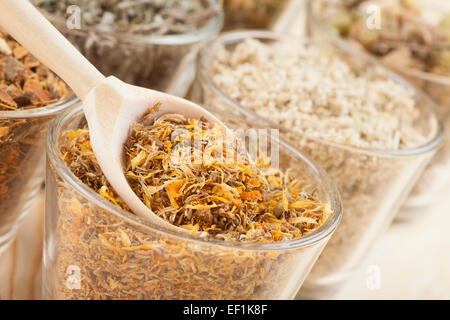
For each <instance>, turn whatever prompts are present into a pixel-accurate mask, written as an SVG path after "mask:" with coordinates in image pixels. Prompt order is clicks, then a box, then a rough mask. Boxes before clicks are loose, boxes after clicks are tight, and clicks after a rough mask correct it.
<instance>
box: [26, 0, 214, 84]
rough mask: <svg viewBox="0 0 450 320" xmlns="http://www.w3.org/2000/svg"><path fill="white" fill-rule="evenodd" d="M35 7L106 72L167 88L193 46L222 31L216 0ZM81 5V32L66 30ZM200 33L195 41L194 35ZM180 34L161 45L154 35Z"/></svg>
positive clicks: (81, 1)
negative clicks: (70, 10)
mask: <svg viewBox="0 0 450 320" xmlns="http://www.w3.org/2000/svg"><path fill="white" fill-rule="evenodd" d="M33 3H34V4H35V5H36V6H38V7H39V8H41V10H42V11H43V13H45V14H46V15H47V17H48V19H49V20H50V21H51V22H52V23H53V24H54V25H55V26H56V27H57V28H58V29H59V31H61V32H62V33H63V34H64V35H65V37H66V38H68V39H69V40H70V41H71V42H72V44H74V45H75V46H76V47H77V48H78V50H79V51H80V52H81V53H83V55H84V56H85V57H86V58H87V59H88V60H89V61H90V62H91V63H92V64H94V65H95V66H96V67H97V68H98V69H99V70H100V71H101V72H102V73H103V74H106V75H115V76H117V77H118V78H120V79H122V80H123V81H126V82H127V83H132V84H136V85H139V86H144V87H151V88H155V89H159V90H166V89H167V87H168V86H169V85H170V81H171V78H172V76H173V75H174V74H175V73H176V71H177V68H178V66H179V65H180V63H181V62H182V60H183V58H184V57H185V55H186V54H187V53H188V52H189V51H190V50H191V49H192V47H193V45H195V44H197V43H199V42H200V41H202V40H205V39H207V38H208V37H210V36H212V35H213V34H214V33H217V32H218V31H219V28H220V26H221V23H220V21H221V17H220V15H221V13H220V10H219V6H218V3H217V2H216V1H215V0H183V1H178V0H170V1H161V0H145V1H141V0H128V1H118V0H95V1H94V0H76V1H72V0H64V1H60V0H58V1H56V0H54V1H43V0H34V1H33ZM71 5H77V6H79V8H80V13H81V25H80V29H68V28H67V26H66V19H67V17H68V14H67V13H66V9H67V7H69V6H71ZM193 32H198V33H199V34H198V35H196V36H195V37H194V38H196V39H197V40H195V39H194V38H193V37H192V36H191V35H190V34H191V33H193ZM173 35H178V36H179V37H178V39H176V41H175V40H174V39H173V40H169V39H167V42H168V43H169V44H162V43H161V40H155V39H154V36H158V37H160V36H161V37H166V36H173Z"/></svg>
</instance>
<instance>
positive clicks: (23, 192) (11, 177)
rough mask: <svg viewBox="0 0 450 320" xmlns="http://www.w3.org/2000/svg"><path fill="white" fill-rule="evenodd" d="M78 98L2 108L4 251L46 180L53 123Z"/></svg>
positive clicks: (0, 219)
mask: <svg viewBox="0 0 450 320" xmlns="http://www.w3.org/2000/svg"><path fill="white" fill-rule="evenodd" d="M76 101H77V99H76V98H75V97H74V96H71V97H69V98H67V99H64V100H62V101H60V102H58V103H54V104H52V105H48V106H45V107H39V108H35V109H28V110H17V111H16V110H9V111H0V131H1V136H0V251H3V250H5V249H6V248H7V247H8V244H10V243H11V241H12V240H13V239H14V235H15V233H16V231H17V227H18V225H19V222H20V220H21V218H22V217H23V216H24V215H25V214H26V213H27V210H28V208H29V206H30V204H31V202H32V200H33V198H34V196H35V194H36V193H37V192H38V191H39V188H40V184H41V183H42V182H43V180H44V168H45V164H44V158H45V152H44V146H45V136H46V132H47V129H48V126H49V125H50V122H51V121H52V119H53V118H54V117H55V116H56V115H57V114H58V113H60V112H61V111H62V110H64V109H66V108H68V107H69V106H71V105H73V104H74V103H75V102H76Z"/></svg>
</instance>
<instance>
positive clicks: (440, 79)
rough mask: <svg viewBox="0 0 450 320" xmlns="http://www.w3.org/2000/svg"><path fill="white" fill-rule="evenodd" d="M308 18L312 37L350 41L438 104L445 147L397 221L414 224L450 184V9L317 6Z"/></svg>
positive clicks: (428, 4)
mask: <svg viewBox="0 0 450 320" xmlns="http://www.w3.org/2000/svg"><path fill="white" fill-rule="evenodd" d="M308 12H309V13H308V18H309V19H308V26H307V29H308V30H309V32H310V34H314V35H315V36H320V35H326V34H334V35H339V36H341V37H344V38H346V39H348V40H349V41H352V42H353V43H354V44H355V45H356V46H358V49H363V50H365V51H366V52H367V53H369V54H371V55H372V56H374V57H375V58H377V59H379V60H380V61H381V62H382V63H383V64H385V65H386V66H387V67H389V68H392V69H393V70H395V71H396V72H398V73H400V74H401V75H402V76H404V77H405V78H407V79H408V80H409V81H411V82H412V83H413V84H414V85H415V86H416V87H417V88H419V89H420V90H423V91H424V92H425V93H426V94H428V95H429V96H430V97H431V98H432V99H433V100H434V101H435V102H436V105H437V110H438V112H439V115H440V118H441V119H442V121H443V122H444V126H445V130H446V133H445V141H444V143H443V145H442V146H441V148H440V150H439V151H438V152H437V154H436V155H435V157H434V159H433V160H432V162H431V163H430V165H429V166H428V167H427V169H426V170H425V171H424V173H423V175H422V176H421V177H420V179H419V180H418V182H417V184H416V186H415V187H414V189H413V190H412V192H411V193H410V195H409V197H408V199H407V201H406V202H405V205H404V208H403V209H402V210H401V211H400V212H399V215H398V216H397V219H398V220H401V221H411V218H413V217H414V213H419V214H420V212H422V211H423V209H424V208H425V207H427V206H430V205H431V204H433V203H434V202H435V201H436V200H437V198H438V197H439V195H440V194H441V193H442V192H443V191H444V190H445V189H446V188H447V187H448V186H449V184H450V129H449V128H450V3H449V2H446V1H430V0H428V1H423V0H402V1H364V0H363V1H361V0H343V1H330V0H318V1H309V2H308ZM377 24H378V25H377ZM369 27H370V28H369Z"/></svg>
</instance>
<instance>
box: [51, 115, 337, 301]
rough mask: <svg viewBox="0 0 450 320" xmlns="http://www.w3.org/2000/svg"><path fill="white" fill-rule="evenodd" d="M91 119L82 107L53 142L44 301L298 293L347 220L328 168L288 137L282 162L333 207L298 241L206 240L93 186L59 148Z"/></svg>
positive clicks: (54, 132) (55, 128)
mask: <svg viewBox="0 0 450 320" xmlns="http://www.w3.org/2000/svg"><path fill="white" fill-rule="evenodd" d="M84 125H85V120H84V115H83V113H82V110H81V108H80V107H77V108H73V109H72V110H70V111H68V112H66V113H64V114H63V115H62V116H60V117H58V119H57V120H56V121H55V122H54V123H53V125H52V126H51V129H50V131H49V134H48V140H47V188H46V208H45V233H44V262H43V279H44V280H43V298H44V299H292V298H293V297H294V296H295V294H296V292H297V291H298V289H299V288H300V286H301V284H302V282H303V280H304V279H305V278H306V276H307V274H308V272H309V270H310V269H311V267H312V266H313V264H314V262H315V260H316V259H317V257H318V256H319V254H320V252H321V251H322V249H323V247H324V246H325V244H326V243H327V241H328V239H329V238H330V236H331V234H332V233H333V232H334V230H335V228H336V226H337V224H338V223H339V221H340V218H341V202H340V197H339V194H338V193H337V190H336V188H335V186H334V185H333V183H332V182H331V180H330V179H329V178H328V177H327V176H326V174H325V173H324V172H323V170H322V169H320V168H319V167H317V166H316V165H314V164H313V163H312V162H310V161H309V160H308V159H307V158H305V157H304V156H303V155H302V154H300V153H298V152H297V151H295V150H294V149H292V148H291V147H290V146H288V145H286V144H284V143H283V142H279V141H278V140H276V138H275V137H274V138H273V139H275V140H271V141H274V142H275V143H278V142H279V156H280V157H279V164H280V165H279V166H280V168H282V169H286V168H289V169H290V170H294V172H297V173H298V175H299V178H301V177H303V178H304V179H305V180H306V181H311V184H313V185H314V187H313V188H314V190H315V192H317V193H316V194H317V195H318V196H319V198H320V199H321V201H323V202H327V203H329V205H330V208H331V210H332V211H333V213H332V214H331V215H330V217H329V218H328V219H327V221H326V222H325V223H324V224H323V225H322V226H321V227H320V228H319V229H317V230H316V231H315V232H312V233H310V234H308V235H305V236H304V237H302V238H298V239H296V240H292V241H286V242H273V243H239V242H224V241H220V240H206V239H203V238H200V237H198V236H194V235H191V234H188V233H179V232H178V231H174V230H173V229H164V228H161V227H159V226H155V225H153V224H152V223H150V222H148V221H144V220H142V219H140V218H139V217H137V216H136V215H134V214H132V213H130V212H127V211H124V210H122V209H120V208H119V207H117V206H115V205H114V204H112V203H111V202H108V201H107V200H105V199H104V198H103V197H101V196H100V195H99V194H97V193H95V192H94V191H92V190H91V189H90V188H89V187H88V186H86V185H84V184H83V183H82V182H81V181H80V180H78V178H76V177H75V175H74V174H73V173H72V172H71V171H70V169H69V168H68V167H67V166H66V164H65V162H64V160H63V159H62V155H61V153H60V151H59V148H60V143H61V137H62V133H63V132H66V131H67V130H77V129H78V128H82V127H83V126H84Z"/></svg>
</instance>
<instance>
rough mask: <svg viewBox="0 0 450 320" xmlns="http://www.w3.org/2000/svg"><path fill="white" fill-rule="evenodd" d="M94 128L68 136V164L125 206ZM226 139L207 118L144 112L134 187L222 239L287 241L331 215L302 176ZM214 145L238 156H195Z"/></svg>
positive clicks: (130, 170) (136, 131)
mask: <svg viewBox="0 0 450 320" xmlns="http://www.w3.org/2000/svg"><path fill="white" fill-rule="evenodd" d="M149 122H150V123H149ZM88 134H89V133H88V131H87V130H78V131H76V132H69V133H68V134H67V145H66V146H64V147H63V148H62V149H61V152H62V153H63V156H64V159H65V161H66V163H67V164H68V165H69V167H70V169H71V170H72V172H74V173H75V174H76V175H77V176H78V177H79V178H80V179H81V180H82V181H83V182H84V183H85V184H87V185H88V186H89V187H91V188H92V189H94V190H95V191H96V192H98V193H100V195H102V196H103V197H104V198H105V199H107V200H109V201H111V202H113V203H114V204H116V205H119V206H121V207H122V208H124V209H127V207H126V205H125V204H124V202H123V201H122V200H121V199H120V198H119V197H118V196H117V195H116V194H115V193H114V192H113V190H112V189H111V186H110V185H109V184H108V182H107V181H106V179H105V177H104V176H103V174H102V173H101V170H100V167H99V166H98V163H97V162H96V160H95V158H94V157H93V152H92V149H91V146H90V142H89V135H88ZM195 136H197V137H198V136H201V138H202V139H201V143H198V144H196V143H194V146H193V150H191V149H188V148H189V146H190V142H191V141H194V138H195ZM223 137H224V133H223V131H222V129H221V128H220V127H219V126H217V125H215V126H211V125H209V124H207V123H206V122H204V121H203V120H188V119H185V118H184V116H182V115H179V114H167V115H164V116H162V117H160V118H158V119H156V120H154V121H149V120H148V119H147V118H146V117H144V118H143V120H142V122H140V123H136V124H134V125H133V127H132V133H131V136H130V138H129V139H128V141H127V143H126V145H125V154H126V163H127V169H126V172H125V175H126V177H127V179H128V181H129V183H130V186H131V187H132V188H133V190H134V191H135V192H136V194H137V195H138V196H139V198H140V199H142V201H143V202H144V203H145V204H146V205H147V206H148V207H149V208H150V209H151V210H153V211H154V212H155V213H156V214H157V215H158V216H159V217H161V218H162V219H164V220H166V221H168V222H170V223H172V224H174V225H177V226H180V227H182V228H185V229H188V230H191V231H193V233H195V234H199V235H200V236H207V237H211V238H216V239H223V240H237V241H279V240H288V239H293V238H298V237H301V236H303V235H305V234H307V233H309V232H311V231H314V230H315V229H317V228H318V227H319V226H320V225H321V224H322V223H323V222H324V221H325V220H326V219H327V217H328V216H329V214H330V213H331V211H330V208H329V206H328V205H327V204H323V203H321V202H320V201H319V199H317V198H315V197H314V196H312V195H309V194H307V193H305V192H303V190H302V185H303V184H304V182H303V181H300V180H297V179H295V177H294V176H292V175H290V174H289V172H285V173H283V172H281V171H280V170H275V169H272V168H266V169H264V168H259V167H258V166H257V164H256V163H252V162H251V161H250V160H249V159H248V158H247V157H245V155H242V154H241V153H239V152H236V151H235V149H236V148H234V146H233V145H230V144H229V143H226V142H224V140H223ZM186 150H188V153H187V154H186V152H185V151H186ZM212 150H213V154H219V151H220V152H222V153H221V154H225V155H228V156H230V155H231V154H232V155H233V157H232V158H231V159H232V161H231V162H230V161H224V160H225V159H224V158H222V157H214V156H211V157H210V158H209V159H207V161H204V158H201V159H197V158H196V157H197V156H198V155H201V156H202V155H204V154H205V153H207V154H211V151H212ZM180 155H181V158H180ZM196 160H200V161H196Z"/></svg>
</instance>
